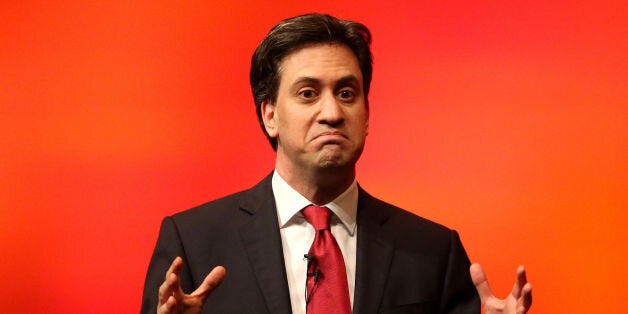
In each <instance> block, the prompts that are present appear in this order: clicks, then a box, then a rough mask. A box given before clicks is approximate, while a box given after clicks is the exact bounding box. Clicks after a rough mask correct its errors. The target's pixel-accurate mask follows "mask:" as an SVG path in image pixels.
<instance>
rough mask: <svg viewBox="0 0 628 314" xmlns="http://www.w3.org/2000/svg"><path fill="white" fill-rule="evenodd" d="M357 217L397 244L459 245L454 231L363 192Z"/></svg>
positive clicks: (363, 223) (361, 191) (361, 192)
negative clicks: (456, 242)
mask: <svg viewBox="0 0 628 314" xmlns="http://www.w3.org/2000/svg"><path fill="white" fill-rule="evenodd" d="M358 215H359V219H360V220H361V222H362V225H375V226H377V225H379V226H380V227H381V230H383V231H384V232H383V234H386V235H387V236H388V237H392V238H394V240H395V242H397V243H399V244H402V243H407V244H408V245H413V244H416V242H417V241H419V242H421V243H422V245H427V246H432V245H433V246H434V247H448V246H450V245H451V244H452V240H453V241H459V240H458V233H457V232H456V231H455V230H453V229H450V228H449V227H447V226H444V225H442V224H440V223H437V222H435V221H432V220H430V219H427V218H424V217H421V216H418V215H416V214H414V213H412V212H410V211H408V210H406V209H403V208H400V207H398V206H395V205H392V204H390V203H388V202H385V201H382V200H380V199H377V198H375V197H373V196H371V195H370V194H368V193H367V192H366V191H364V190H362V189H360V196H359V201H358ZM358 228H360V227H359V226H358Z"/></svg>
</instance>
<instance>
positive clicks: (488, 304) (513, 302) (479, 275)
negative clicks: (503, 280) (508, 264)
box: [469, 263, 532, 314]
mask: <svg viewBox="0 0 628 314" xmlns="http://www.w3.org/2000/svg"><path fill="white" fill-rule="evenodd" d="M469 270H470V272H471V279H472V280H473V284H475V288H476V289H477V290H478V294H479V295H480V300H481V301H482V306H483V307H484V313H485V314H499V313H503V314H525V313H527V312H528V310H530V306H531V305H532V285H531V284H530V283H529V282H528V280H527V279H526V271H525V269H524V268H523V266H519V268H518V269H517V281H516V282H515V285H514V286H513V287H512V292H510V294H509V295H508V296H507V297H506V298H505V299H498V298H497V297H495V295H493V292H492V291H491V288H490V287H489V285H488V280H487V279H486V275H485V274H484V271H483V270H482V266H480V264H478V263H474V264H473V265H471V268H470V269H469Z"/></svg>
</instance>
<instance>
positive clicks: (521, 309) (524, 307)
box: [517, 283, 532, 314]
mask: <svg viewBox="0 0 628 314" xmlns="http://www.w3.org/2000/svg"><path fill="white" fill-rule="evenodd" d="M531 306H532V285H531V284H530V283H526V284H525V285H524V286H523V288H522V289H521V298H519V299H518V300H517V313H518V314H524V313H526V312H528V311H529V310H530V307H531Z"/></svg>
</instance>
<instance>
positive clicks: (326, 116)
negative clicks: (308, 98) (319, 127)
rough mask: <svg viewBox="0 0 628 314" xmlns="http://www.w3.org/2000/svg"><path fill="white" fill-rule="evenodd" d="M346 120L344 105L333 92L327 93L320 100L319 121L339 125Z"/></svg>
mask: <svg viewBox="0 0 628 314" xmlns="http://www.w3.org/2000/svg"><path fill="white" fill-rule="evenodd" d="M343 122H344V111H343V109H342V105H341V104H340V103H339V102H338V99H336V97H334V95H333V94H331V95H329V94H328V95H325V96H324V97H323V98H322V99H321V101H320V111H319V113H318V123H321V124H327V125H329V126H334V127H335V126H338V125H341V124H342V123H343Z"/></svg>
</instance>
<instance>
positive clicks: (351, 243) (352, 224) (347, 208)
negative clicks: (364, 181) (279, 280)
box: [272, 170, 358, 314]
mask: <svg viewBox="0 0 628 314" xmlns="http://www.w3.org/2000/svg"><path fill="white" fill-rule="evenodd" d="M272 187H273V194H274V196H275V203H276V204H277V216H278V218H279V228H280V233H281V245H282V247H283V256H284V262H285V265H286V273H287V275H288V288H289V289H290V301H291V304H292V313H294V314H299V313H305V308H306V304H305V284H306V272H307V261H306V260H305V259H304V257H303V255H305V254H307V253H308V251H309V250H310V246H311V245H312V242H313V241H314V235H315V232H314V228H313V227H312V225H310V224H309V223H308V222H307V220H305V217H303V214H302V213H301V209H303V208H304V207H305V206H308V205H311V204H313V203H312V202H310V201H309V200H308V199H306V198H305V197H304V196H303V195H301V194H299V192H297V191H296V190H294V189H293V188H292V187H291V186H290V185H288V183H287V182H286V181H285V180H284V179H283V178H281V176H280V175H279V173H277V171H276V170H275V172H274V173H273V178H272ZM314 205H318V206H326V207H327V208H329V209H330V210H331V211H332V212H333V213H334V215H332V216H331V219H330V226H331V233H332V234H333V235H334V238H336V241H337V242H338V245H339V246H340V251H342V257H343V258H344V261H345V267H346V268H347V282H348V283H349V300H350V301H351V307H352V308H353V291H354V287H355V256H356V243H357V233H356V231H357V225H356V215H357V211H358V188H357V183H356V182H355V180H354V181H353V183H352V184H351V185H350V186H349V188H347V190H346V191H344V192H343V193H342V194H340V196H338V197H336V199H334V200H333V201H331V202H330V203H327V204H314Z"/></svg>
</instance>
